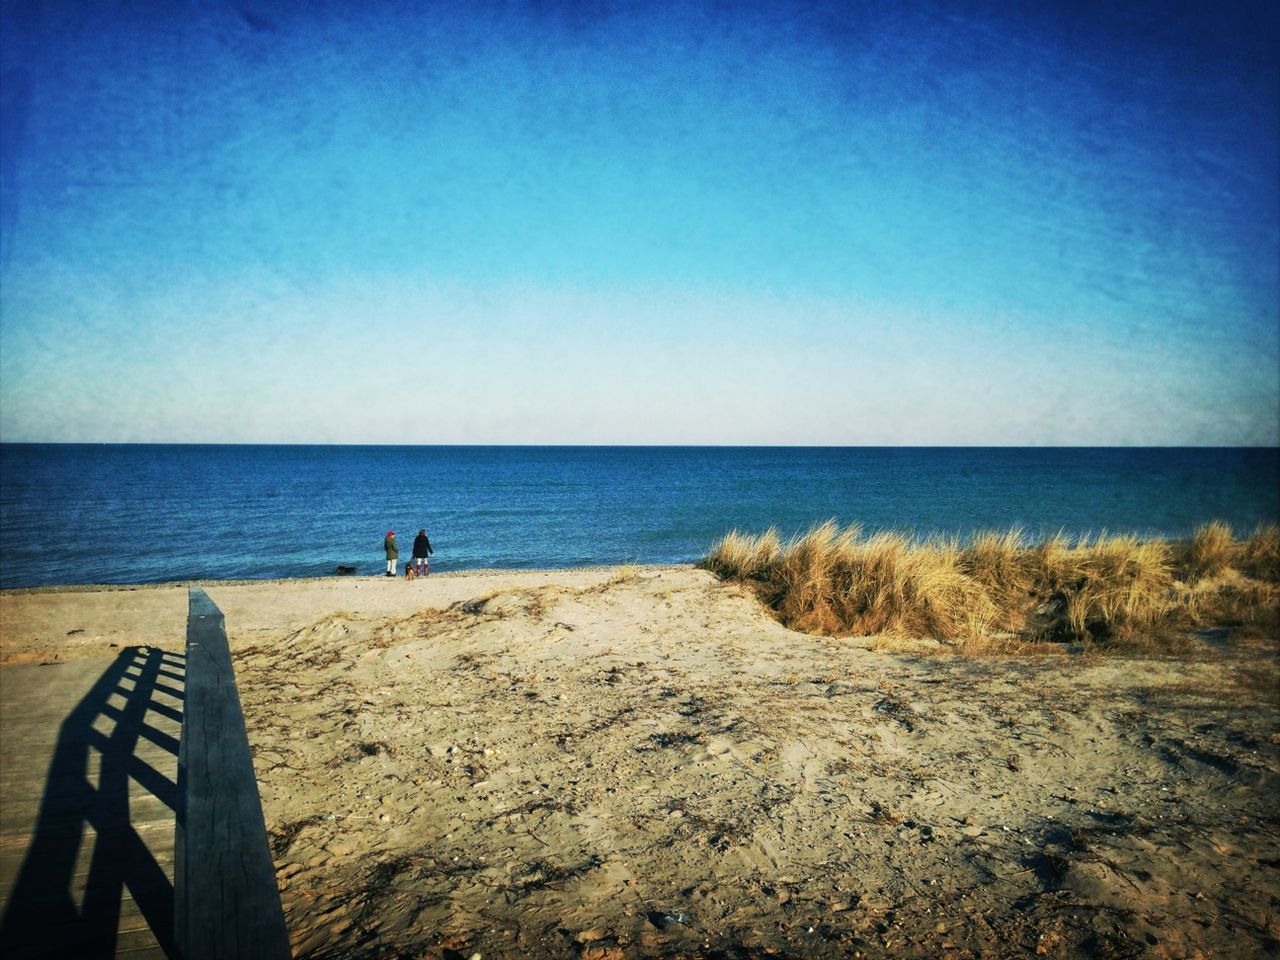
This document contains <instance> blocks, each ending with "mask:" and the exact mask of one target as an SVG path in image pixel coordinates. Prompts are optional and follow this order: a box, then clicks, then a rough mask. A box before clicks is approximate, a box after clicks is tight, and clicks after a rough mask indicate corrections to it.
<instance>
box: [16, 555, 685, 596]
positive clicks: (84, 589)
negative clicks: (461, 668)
mask: <svg viewBox="0 0 1280 960" xmlns="http://www.w3.org/2000/svg"><path fill="white" fill-rule="evenodd" d="M695 567H697V564H696V563H613V564H607V563H598V564H587V565H583V566H570V567H468V568H467V569H465V570H443V571H440V572H432V573H431V575H430V576H429V577H426V578H424V579H427V580H443V579H445V578H454V579H456V578H458V577H467V576H472V575H476V576H516V575H520V574H554V573H598V572H600V571H603V570H618V569H622V568H636V569H643V570H683V569H693V568H695ZM404 578H405V577H404V566H403V564H401V566H400V567H399V572H398V573H397V574H396V576H395V578H394V579H396V580H403V579H404ZM387 579H389V578H388V577H386V576H384V575H383V574H381V573H358V574H345V575H344V574H336V573H330V574H327V575H324V576H316V577H261V578H256V577H249V578H242V577H237V578H232V579H225V580H223V579H216V578H213V579H210V578H204V579H194V580H155V581H150V580H148V581H143V582H139V583H47V584H38V585H35V586H29V587H0V596H4V595H12V596H27V595H33V594H42V593H94V592H99V591H102V592H107V591H127V590H150V589H171V588H176V587H181V588H183V589H189V588H191V587H201V588H204V587H248V586H255V585H259V584H276V585H286V584H297V583H363V582H365V581H374V582H382V581H386V580H387ZM415 582H416V581H415Z"/></svg>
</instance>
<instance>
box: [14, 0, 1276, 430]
mask: <svg viewBox="0 0 1280 960" xmlns="http://www.w3.org/2000/svg"><path fill="white" fill-rule="evenodd" d="M1020 6H1021V5H1017V4H998V3H990V4H985V3H961V4H942V3H938V4H934V3H922V2H907V3H870V4H865V5H861V4H846V3H837V2H831V3H821V4H785V3H778V4H754V5H753V4H705V5H704V4H679V3H668V4H607V3H606V4H595V3H582V4H578V3H554V2H544V3H537V4H493V5H480V4H463V5H445V4H441V5H438V6H431V5H427V4H420V3H379V4H356V3H317V4H310V3H309V4H281V3H268V2H260V0H243V2H242V3H240V4H239V5H236V4H194V3H193V4H188V5H178V4H169V3H158V2H157V3H151V4H147V3H143V4H134V3H120V4H107V3H92V2H90V3H69V2H68V3H57V2H45V3H28V2H23V0H13V2H6V3H5V4H4V6H3V18H4V21H3V25H2V26H3V34H2V36H3V40H2V41H0V42H2V43H3V71H4V78H3V84H2V86H0V93H2V95H3V124H4V128H3V138H2V139H0V147H2V149H3V169H2V170H0V188H2V191H0V200H2V204H0V437H3V439H5V440H13V441H18V440H68V441H214V442H222V441H229V442H235V441H245V442H259V441H261V442H350V443H765V444H778V443H781V444H863V443H871V444H897V443H903V444H920V443H928V444H934V443H936V444H1041V443H1043V444H1077V443H1079V444H1113V443H1114V444H1264V445H1274V444H1277V443H1280V412H1278V411H1280V187H1278V184H1280V161H1278V157H1280V146H1278V136H1277V131H1278V130H1280V94H1278V93H1277V91H1278V90H1280V70H1278V65H1277V53H1276V50H1277V44H1276V42H1275V41H1276V39H1277V34H1278V31H1277V15H1276V13H1275V12H1274V11H1273V9H1272V5H1269V4H1263V3H1256V4H1255V3H1248V4H1230V3H1228V4H1225V5H1215V6H1214V7H1213V8H1210V5H1208V4H1185V5H1180V4H1176V3H1175V4H1168V3H1148V4H1139V5H1128V6H1126V5H1112V4H1096V5H1095V4H1070V5H1062V6H1053V5H1043V6H1041V5H1030V6H1028V7H1026V8H1023V9H1020V10H1019V9H1018V8H1019V7H1020Z"/></svg>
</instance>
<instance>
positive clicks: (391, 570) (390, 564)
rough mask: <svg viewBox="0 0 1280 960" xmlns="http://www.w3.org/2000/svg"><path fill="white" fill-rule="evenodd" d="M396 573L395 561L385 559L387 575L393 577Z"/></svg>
mask: <svg viewBox="0 0 1280 960" xmlns="http://www.w3.org/2000/svg"><path fill="white" fill-rule="evenodd" d="M395 575H396V562H395V561H394V560H392V559H390V558H388V559H387V576H388V577H394V576H395Z"/></svg>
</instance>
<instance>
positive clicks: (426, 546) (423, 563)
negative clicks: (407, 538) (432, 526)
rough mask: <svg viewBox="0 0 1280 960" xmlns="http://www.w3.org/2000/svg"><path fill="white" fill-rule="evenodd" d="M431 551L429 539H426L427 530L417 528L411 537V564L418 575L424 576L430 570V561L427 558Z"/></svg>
mask: <svg viewBox="0 0 1280 960" xmlns="http://www.w3.org/2000/svg"><path fill="white" fill-rule="evenodd" d="M433 553H435V551H434V550H432V549H431V541H430V540H428V539H427V531H425V530H419V531H418V535H417V536H416V537H414V538H413V565H414V567H415V568H416V570H415V572H416V573H417V574H418V576H420V577H425V576H426V575H427V574H428V573H430V572H431V561H430V560H429V559H427V558H428V557H430V556H431V554H433Z"/></svg>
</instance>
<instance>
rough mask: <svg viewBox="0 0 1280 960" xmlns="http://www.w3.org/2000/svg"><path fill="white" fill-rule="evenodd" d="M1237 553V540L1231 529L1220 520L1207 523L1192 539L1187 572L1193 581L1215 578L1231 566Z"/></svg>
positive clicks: (1187, 559) (1188, 550)
mask: <svg viewBox="0 0 1280 960" xmlns="http://www.w3.org/2000/svg"><path fill="white" fill-rule="evenodd" d="M1235 552H1236V540H1235V537H1234V536H1233V535H1232V533H1231V528H1230V527H1229V526H1227V525H1226V524H1225V523H1223V522H1221V521H1220V520H1214V521H1213V522H1212V523H1206V524H1205V525H1204V526H1202V527H1200V529H1198V530H1197V531H1196V532H1195V536H1193V537H1192V538H1191V543H1190V545H1189V547H1188V549H1187V557H1186V561H1185V564H1186V572H1187V573H1188V574H1189V575H1190V578H1191V579H1192V580H1202V579H1204V578H1206V577H1215V576H1217V575H1218V574H1220V573H1222V571H1224V570H1226V569H1227V568H1228V567H1230V566H1231V561H1232V559H1233V558H1234V555H1235Z"/></svg>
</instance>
